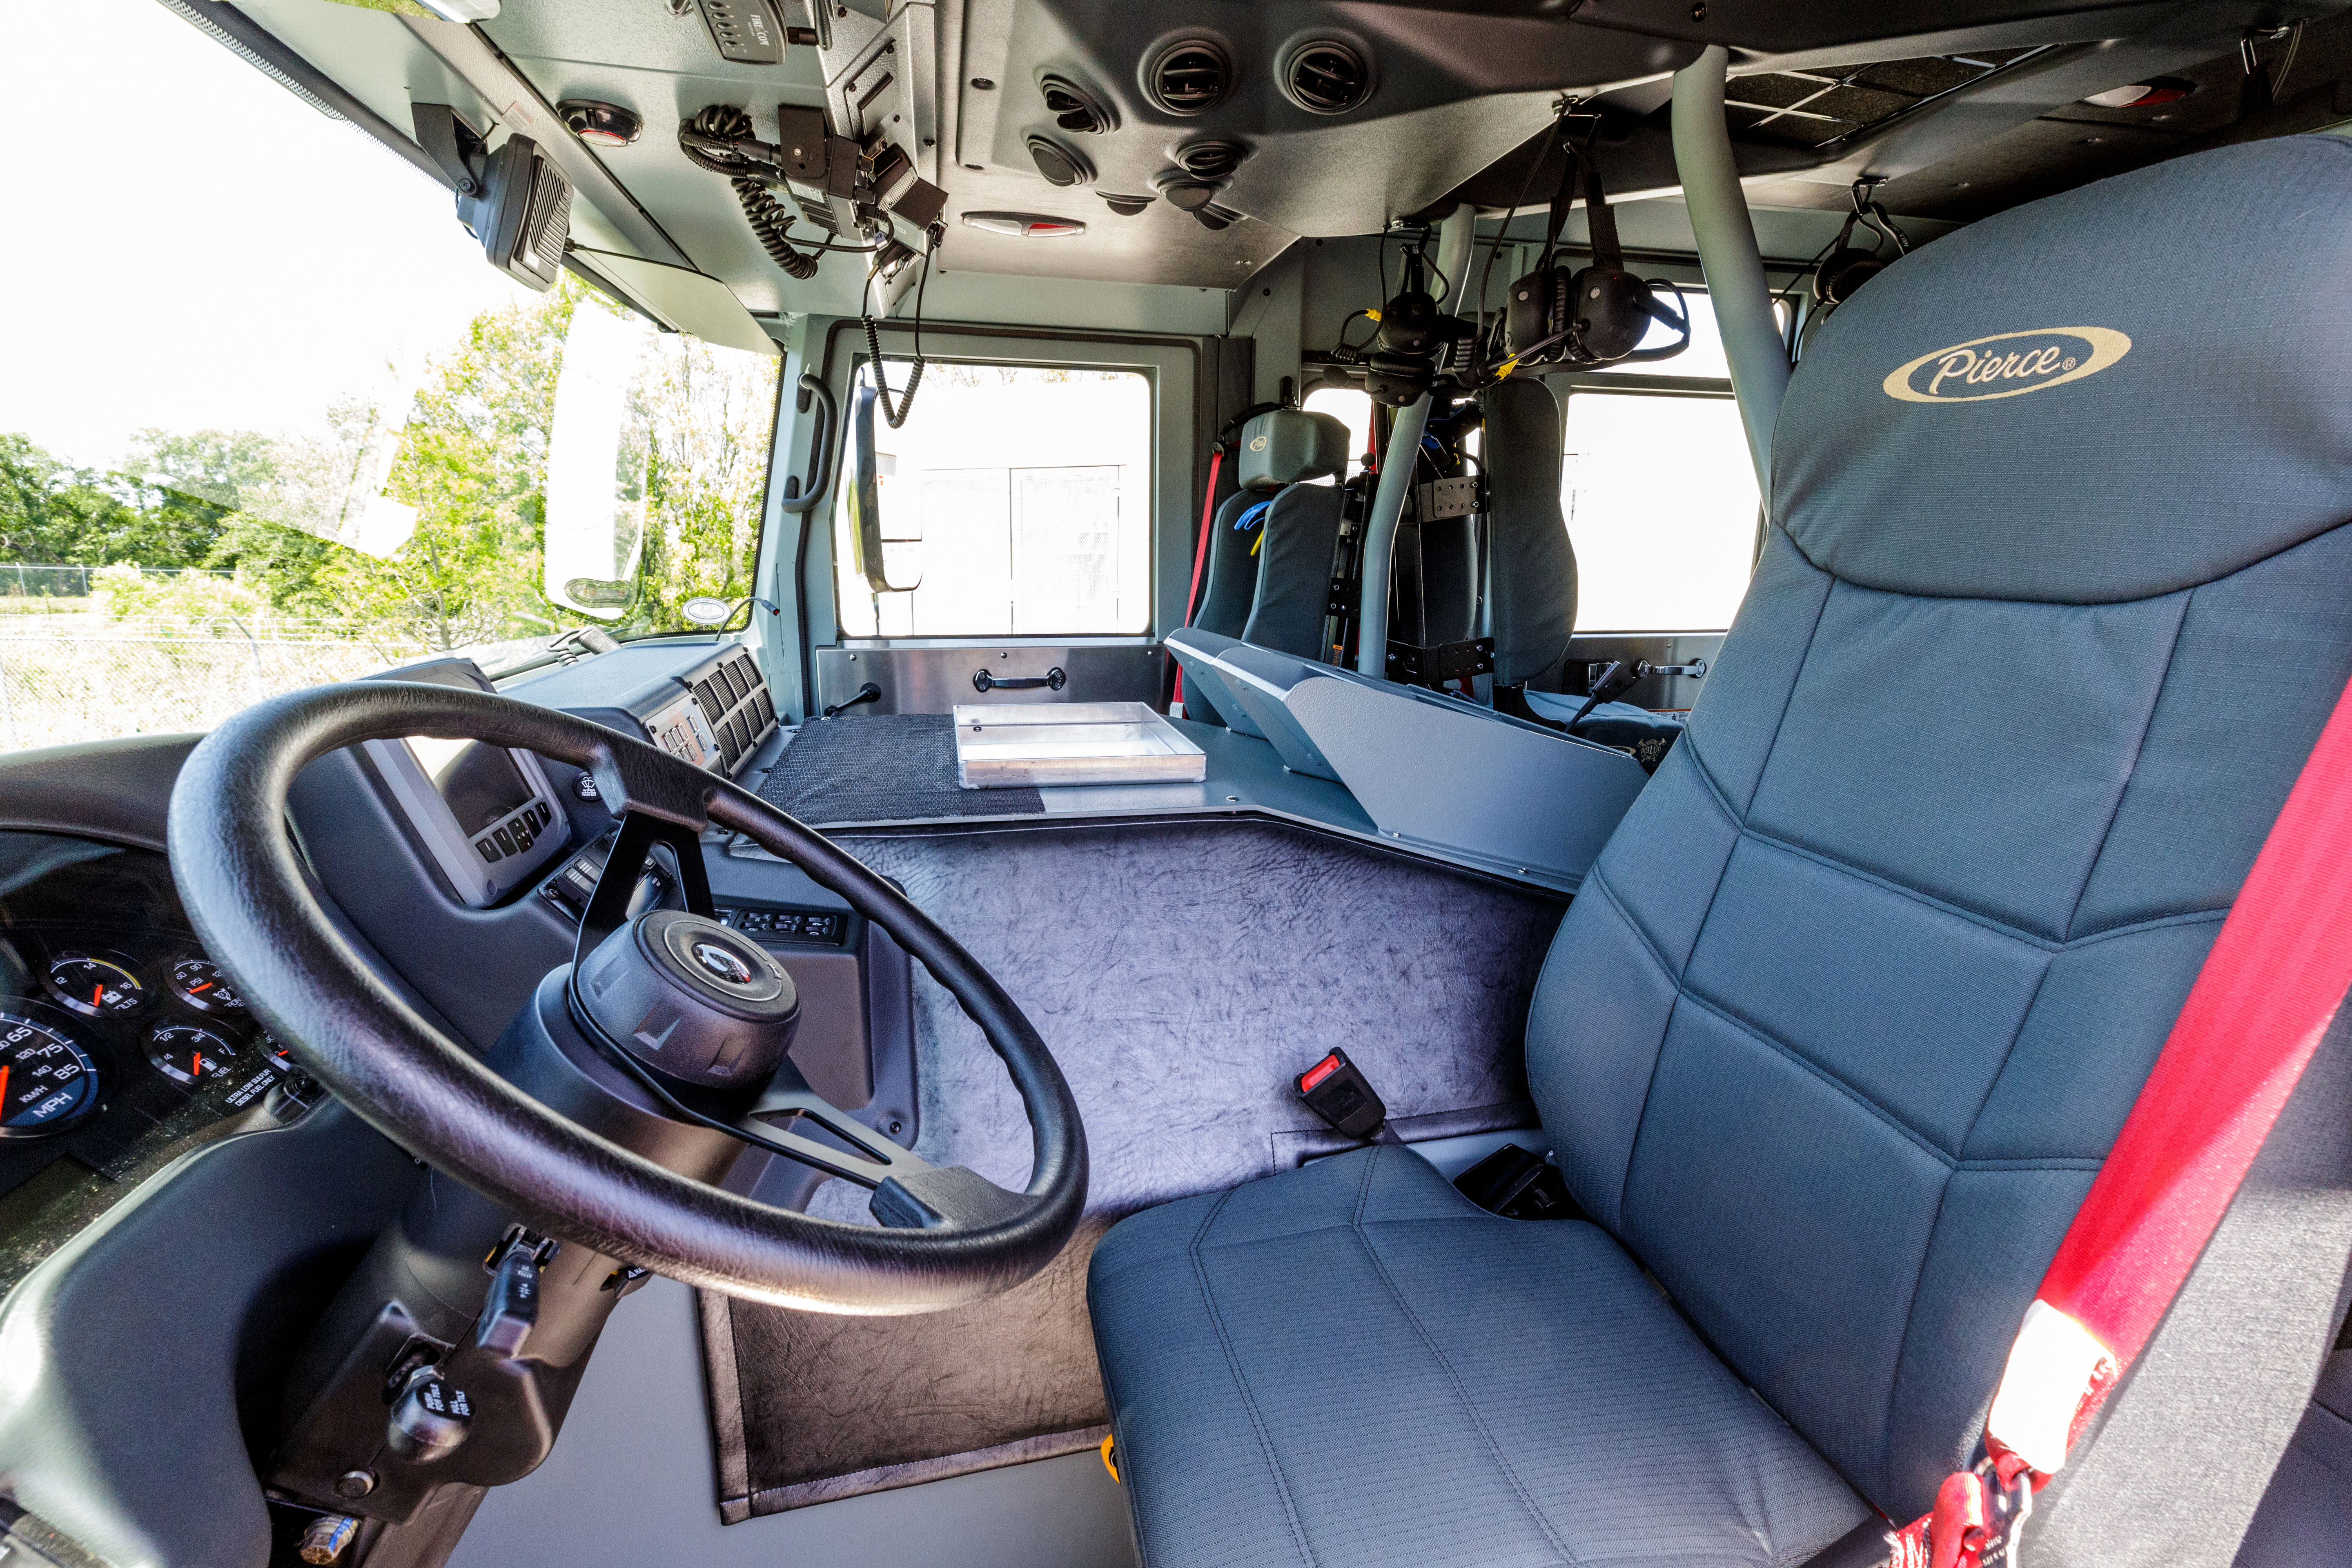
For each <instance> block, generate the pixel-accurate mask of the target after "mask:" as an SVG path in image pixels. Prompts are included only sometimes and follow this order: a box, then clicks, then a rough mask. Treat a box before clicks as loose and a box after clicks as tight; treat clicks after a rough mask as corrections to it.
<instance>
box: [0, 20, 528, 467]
mask: <svg viewBox="0 0 2352 1568" xmlns="http://www.w3.org/2000/svg"><path fill="white" fill-rule="evenodd" d="M317 3H319V4H321V5H323V4H327V3H328V0H317ZM0 82H4V83H5V86H6V98H7V102H8V105H9V113H10V121H11V123H12V124H14V125H15V126H16V133H15V134H14V135H12V136H10V137H8V138H6V139H5V141H0V211H5V213H6V214H7V215H8V220H7V227H8V240H7V242H6V244H5V245H0V300H5V306H0V431H22V432H23V433H25V434H26V435H27V436H30V437H32V438H33V439H34V440H35V441H36V442H37V443H38V444H40V445H41V446H44V447H48V448H49V449H50V450H51V451H53V452H55V453H57V454H58V456H60V457H63V458H68V460H70V461H73V462H77V463H82V464H90V465H110V464H112V463H113V462H114V461H116V460H117V459H118V458H120V457H121V454H122V451H123V448H124V447H125V445H126V444H127V442H128V439H129V437H130V436H131V432H133V431H135V430H138V429H141V428H142V427H145V426H160V427H163V428H165V429H170V430H194V429H204V428H215V429H254V430H262V431H268V432H271V433H277V432H281V431H289V430H299V429H302V428H304V427H307V426H311V425H312V424H313V423H315V422H316V421H317V420H318V418H319V417H320V415H321V414H322V413H323V411H324V410H325V408H326V407H327V405H329V404H330V403H331V402H332V401H333V400H334V398H335V397H336V396H337V395H339V394H341V393H343V392H346V391H350V392H362V391H365V390H368V389H369V388H371V387H373V386H374V385H377V384H381V383H382V382H383V380H384V372H383V365H384V363H385V361H386V359H387V358H388V357H399V358H402V359H403V360H409V359H413V358H415V357H417V356H420V355H422V354H423V353H428V352H430V351H433V350H436V349H438V348H440V347H441V346H443V345H444V344H446V343H447V342H450V341H451V340H452V339H454V338H455V337H456V335H457V332H458V331H459V330H460V329H461V328H462V327H463V326H464V324H465V322H466V321H467V320H468V319H469V318H471V317H472V316H473V315H475V314H476V313H477V312H478V311H480V310H483V309H485V308H486V307H488V306H490V305H493V304H496V303H499V302H500V301H502V300H509V299H515V298H520V297H522V296H523V293H524V291H523V290H522V289H520V287H519V286H518V285H516V284H514V283H512V282H510V281H509V280H508V279H506V278H505V277H504V276H503V275H502V274H500V273H499V271H497V270H496V269H495V268H492V267H491V266H490V264H489V263H488V261H486V260H484V259H483V257H482V252H481V248H480V247H479V246H478V245H477V244H476V243H475V241H474V239H473V237H471V236H470V235H468V234H467V232H466V230H465V228H464V227H463V226H461V225H460V224H459V223H458V222H457V216H456V214H455V211H454V206H453V202H452V199H451V197H450V195H449V194H448V193H447V192H446V191H444V190H443V189H442V188H441V187H440V186H439V185H438V184H435V183H434V182H433V181H431V180H429V179H427V178H426V177H425V175H423V174H419V173H417V172H416V171H415V169H413V168H411V167H410V166H409V165H408V164H407V163H403V162H402V161H401V160H400V159H398V158H397V157H395V156H394V154H393V153H390V152H388V151H386V150H384V149H383V148H382V147H379V146H378V145H376V144H375V143H374V142H373V141H371V140H369V139H368V137H367V136H366V135H365V134H364V133H363V132H360V131H359V130H357V129H355V128H354V127H352V126H351V125H348V124H344V123H342V122H341V121H332V120H329V119H327V118H325V117H324V116H322V115H320V113H319V112H318V110H314V109H312V108H311V107H310V105H309V104H307V103H304V102H303V101H302V100H300V99H298V98H296V97H295V96H294V95H293V94H291V93H289V92H288V91H287V90H286V89H284V88H282V87H279V86H278V84H277V83H276V82H275V81H272V80H271V79H269V78H268V77H265V76H263V75H262V74H261V73H260V72H259V71H257V70H255V69H254V68H252V67H250V66H248V65H247V64H246V63H245V62H244V61H243V60H241V59H239V58H237V57H236V56H235V55H233V54H231V53H229V51H228V50H227V49H226V48H224V47H221V46H220V45H219V44H216V43H215V42H214V41H213V40H212V39H211V38H210V37H207V36H206V35H205V34H203V33H200V32H198V31H197V30H196V29H195V28H194V27H193V26H189V25H188V24H187V23H185V22H183V21H181V20H180V19H179V17H177V16H174V15H173V13H172V12H170V11H168V10H166V9H164V8H163V6H162V5H158V4H156V3H155V0H72V3H71V4H68V5H31V4H12V5H0Z"/></svg>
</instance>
